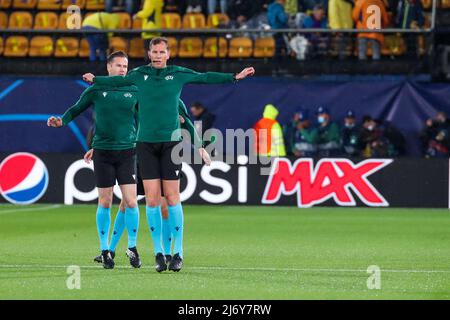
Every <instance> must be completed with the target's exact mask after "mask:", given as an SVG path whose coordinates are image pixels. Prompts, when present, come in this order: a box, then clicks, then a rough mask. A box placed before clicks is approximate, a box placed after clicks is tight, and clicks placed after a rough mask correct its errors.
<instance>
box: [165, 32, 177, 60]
mask: <svg viewBox="0 0 450 320" xmlns="http://www.w3.org/2000/svg"><path fill="white" fill-rule="evenodd" d="M167 40H168V42H169V48H170V56H171V57H172V58H176V57H177V56H178V40H177V38H174V37H167Z"/></svg>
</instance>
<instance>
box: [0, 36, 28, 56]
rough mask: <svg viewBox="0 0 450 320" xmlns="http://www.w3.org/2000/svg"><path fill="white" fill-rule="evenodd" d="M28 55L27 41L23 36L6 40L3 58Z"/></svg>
mask: <svg viewBox="0 0 450 320" xmlns="http://www.w3.org/2000/svg"><path fill="white" fill-rule="evenodd" d="M27 54H28V39H27V38H26V37H24V36H10V37H9V38H8V39H6V44H5V52H4V55H5V57H26V55H27Z"/></svg>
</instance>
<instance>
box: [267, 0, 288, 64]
mask: <svg viewBox="0 0 450 320" xmlns="http://www.w3.org/2000/svg"><path fill="white" fill-rule="evenodd" d="M285 3H286V0H277V1H275V2H273V3H272V4H271V5H270V6H269V7H268V9H267V19H268V21H269V25H270V27H271V28H272V29H275V30H276V29H285V28H288V20H289V17H288V15H287V13H286V11H285V9H284V5H285ZM274 38H275V56H276V57H277V58H280V57H282V56H283V55H285V54H286V50H287V49H286V41H285V39H284V35H283V34H282V33H276V34H275V36H274Z"/></svg>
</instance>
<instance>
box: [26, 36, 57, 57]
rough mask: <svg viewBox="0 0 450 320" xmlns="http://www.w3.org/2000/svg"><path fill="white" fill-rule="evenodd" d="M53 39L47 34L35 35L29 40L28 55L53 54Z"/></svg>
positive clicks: (43, 55) (44, 55)
mask: <svg viewBox="0 0 450 320" xmlns="http://www.w3.org/2000/svg"><path fill="white" fill-rule="evenodd" d="M53 51H54V48H53V40H52V38H50V37H48V36H36V37H33V38H32V39H31V42H30V51H29V53H28V54H29V56H30V57H50V56H52V55H53Z"/></svg>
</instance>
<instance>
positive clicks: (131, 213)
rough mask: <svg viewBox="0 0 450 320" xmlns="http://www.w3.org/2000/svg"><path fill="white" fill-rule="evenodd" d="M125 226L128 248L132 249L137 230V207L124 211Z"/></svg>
mask: <svg viewBox="0 0 450 320" xmlns="http://www.w3.org/2000/svg"><path fill="white" fill-rule="evenodd" d="M125 224H126V226H127V232H128V248H134V247H136V239H137V234H138V230H139V207H137V206H136V207H134V208H128V207H127V208H126V209H125Z"/></svg>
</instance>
